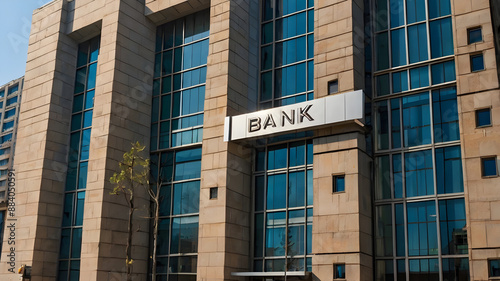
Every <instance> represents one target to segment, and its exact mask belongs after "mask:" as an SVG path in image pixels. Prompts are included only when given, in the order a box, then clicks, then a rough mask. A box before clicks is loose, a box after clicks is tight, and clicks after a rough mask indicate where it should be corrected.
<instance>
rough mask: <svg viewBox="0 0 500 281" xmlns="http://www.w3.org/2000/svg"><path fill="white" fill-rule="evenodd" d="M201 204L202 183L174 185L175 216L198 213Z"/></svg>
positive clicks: (193, 182)
mask: <svg viewBox="0 0 500 281" xmlns="http://www.w3.org/2000/svg"><path fill="white" fill-rule="evenodd" d="M199 204H200V182H199V181H192V182H184V183H178V184H175V185H174V201H173V207H174V208H173V212H174V214H175V215H178V214H188V213H197V212H198V210H199Z"/></svg>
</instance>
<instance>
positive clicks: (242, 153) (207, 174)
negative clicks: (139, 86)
mask: <svg viewBox="0 0 500 281" xmlns="http://www.w3.org/2000/svg"><path fill="white" fill-rule="evenodd" d="M249 2H253V1H228V0H218V1H212V2H211V8H210V18H211V20H210V39H209V40H210V46H209V57H208V66H207V86H206V94H205V117H204V118H205V119H204V128H203V156H202V171H201V192H200V221H199V227H200V229H199V249H198V278H197V279H198V280H235V279H236V278H235V277H232V276H231V272H235V271H248V270H250V260H249V257H251V255H252V253H251V252H250V218H251V202H252V201H251V198H252V196H251V187H252V184H251V171H252V169H251V162H252V161H251V160H252V149H251V148H245V146H244V145H243V144H237V143H227V142H224V141H223V134H224V118H225V117H226V116H232V115H236V114H240V113H244V112H247V111H248V110H251V109H252V108H255V101H256V98H255V97H256V85H257V82H256V81H257V80H256V79H257V78H256V73H257V63H258V60H257V59H256V55H257V53H256V52H257V50H258V46H257V44H258V37H257V36H258V29H257V28H258V18H257V17H258V6H257V2H256V1H255V3H249ZM210 188H218V198H217V199H209V192H210Z"/></svg>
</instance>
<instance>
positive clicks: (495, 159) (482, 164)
mask: <svg viewBox="0 0 500 281" xmlns="http://www.w3.org/2000/svg"><path fill="white" fill-rule="evenodd" d="M485 160H494V161H495V174H494V175H485V169H484V161H485ZM481 177H482V178H496V177H498V159H497V156H496V155H490V156H482V157H481Z"/></svg>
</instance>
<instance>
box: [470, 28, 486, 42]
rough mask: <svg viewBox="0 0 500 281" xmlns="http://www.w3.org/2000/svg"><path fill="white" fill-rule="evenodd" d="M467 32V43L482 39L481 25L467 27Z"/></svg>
mask: <svg viewBox="0 0 500 281" xmlns="http://www.w3.org/2000/svg"><path fill="white" fill-rule="evenodd" d="M467 32H468V36H469V37H468V39H469V42H468V43H469V44H474V43H477V42H482V41H483V34H482V30H481V27H477V28H472V29H468V30H467Z"/></svg>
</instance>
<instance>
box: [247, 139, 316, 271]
mask: <svg viewBox="0 0 500 281" xmlns="http://www.w3.org/2000/svg"><path fill="white" fill-rule="evenodd" d="M256 156H257V159H256V161H255V163H256V167H255V174H254V177H255V180H254V182H255V198H254V200H255V201H254V202H255V209H254V210H255V212H254V220H255V221H254V268H253V269H254V271H257V272H262V271H267V272H269V271H285V269H286V271H311V262H312V259H311V254H312V248H311V246H312V215H313V206H312V205H313V200H312V197H313V194H312V193H313V187H312V164H313V163H312V142H311V141H297V142H292V143H287V144H280V145H273V146H268V147H267V148H266V149H259V150H258V151H257V154H256ZM286 256H288V258H286Z"/></svg>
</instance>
